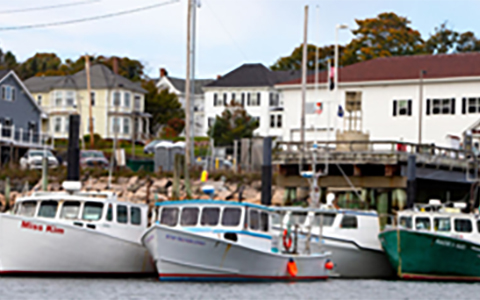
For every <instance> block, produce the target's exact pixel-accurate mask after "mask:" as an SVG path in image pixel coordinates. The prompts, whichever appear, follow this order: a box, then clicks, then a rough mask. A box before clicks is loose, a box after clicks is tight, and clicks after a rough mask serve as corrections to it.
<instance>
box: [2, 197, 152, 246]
mask: <svg viewBox="0 0 480 300" xmlns="http://www.w3.org/2000/svg"><path fill="white" fill-rule="evenodd" d="M11 214H12V215H15V216H18V217H21V218H22V220H28V221H32V220H35V219H38V220H41V221H43V222H46V223H55V225H61V224H69V225H73V226H77V227H81V228H85V229H88V230H95V231H99V232H103V233H108V234H111V235H114V236H119V237H124V238H127V239H129V240H134V241H137V240H138V241H140V236H141V233H142V232H143V231H144V230H145V229H146V228H147V226H148V206H147V205H143V204H134V203H128V202H120V201H118V200H117V197H116V195H115V194H114V193H112V192H77V193H67V192H37V193H34V194H33V195H32V196H29V197H24V198H19V199H17V201H16V202H15V205H14V207H13V210H12V211H11Z"/></svg>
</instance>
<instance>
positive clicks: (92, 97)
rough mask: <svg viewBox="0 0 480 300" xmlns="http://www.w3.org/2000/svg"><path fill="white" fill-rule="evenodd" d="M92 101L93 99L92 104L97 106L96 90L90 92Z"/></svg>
mask: <svg viewBox="0 0 480 300" xmlns="http://www.w3.org/2000/svg"><path fill="white" fill-rule="evenodd" d="M90 101H92V106H95V92H91V93H90Z"/></svg>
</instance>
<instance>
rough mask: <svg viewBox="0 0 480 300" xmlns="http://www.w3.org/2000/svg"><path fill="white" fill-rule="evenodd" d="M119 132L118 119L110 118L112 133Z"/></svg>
mask: <svg viewBox="0 0 480 300" xmlns="http://www.w3.org/2000/svg"><path fill="white" fill-rule="evenodd" d="M119 130H120V118H118V117H113V118H112V132H113V133H118V132H119Z"/></svg>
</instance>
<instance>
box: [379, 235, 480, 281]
mask: <svg viewBox="0 0 480 300" xmlns="http://www.w3.org/2000/svg"><path fill="white" fill-rule="evenodd" d="M379 238H380V241H381V243H382V247H383V248H384V250H385V252H386V253H387V256H388V258H389V261H390V263H391V264H392V267H393V268H394V269H395V270H397V274H398V276H399V277H400V278H403V279H410V280H451V281H480V261H479V260H478V257H479V255H480V245H479V244H476V243H472V242H469V241H467V240H463V239H458V238H453V237H448V236H444V235H438V234H434V233H430V232H421V231H411V230H406V229H399V230H388V231H384V232H382V233H380V235H379ZM399 242H400V243H399Z"/></svg>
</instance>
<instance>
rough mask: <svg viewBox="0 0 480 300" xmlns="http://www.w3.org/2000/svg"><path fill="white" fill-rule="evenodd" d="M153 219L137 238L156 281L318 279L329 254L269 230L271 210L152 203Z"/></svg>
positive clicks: (230, 205) (211, 203)
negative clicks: (151, 263) (310, 249)
mask: <svg viewBox="0 0 480 300" xmlns="http://www.w3.org/2000/svg"><path fill="white" fill-rule="evenodd" d="M156 213H157V216H158V217H157V222H155V223H154V224H153V225H152V226H151V227H150V228H149V229H148V230H147V231H146V232H145V234H144V236H143V237H142V241H143V244H144V245H145V247H146V248H147V249H148V250H149V252H150V254H151V255H152V257H153V260H154V263H155V265H156V267H157V271H158V273H159V278H160V280H182V281H189V280H194V281H195V280H198V281H262V280H269V281H276V280H292V281H296V280H324V279H327V278H328V277H329V274H330V269H332V268H333V263H332V262H331V261H330V259H329V257H330V253H317V254H310V253H307V252H302V251H300V250H299V249H304V248H305V247H299V245H298V243H300V241H299V240H298V239H297V238H296V237H295V235H294V234H293V232H291V231H289V232H287V234H288V237H287V238H286V239H283V240H284V241H286V243H282V242H281V240H282V237H281V236H279V234H278V231H274V230H272V227H271V224H272V218H273V217H274V215H275V214H276V212H274V211H273V210H272V209H271V208H269V207H266V206H262V205H255V204H250V203H239V202H230V201H213V200H190V201H188V200H187V201H170V202H163V203H157V212H156Z"/></svg>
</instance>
